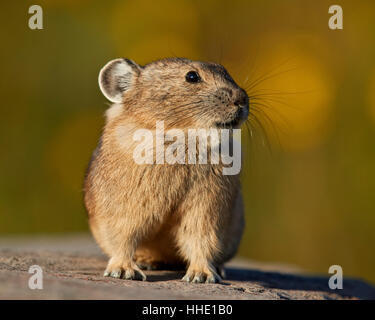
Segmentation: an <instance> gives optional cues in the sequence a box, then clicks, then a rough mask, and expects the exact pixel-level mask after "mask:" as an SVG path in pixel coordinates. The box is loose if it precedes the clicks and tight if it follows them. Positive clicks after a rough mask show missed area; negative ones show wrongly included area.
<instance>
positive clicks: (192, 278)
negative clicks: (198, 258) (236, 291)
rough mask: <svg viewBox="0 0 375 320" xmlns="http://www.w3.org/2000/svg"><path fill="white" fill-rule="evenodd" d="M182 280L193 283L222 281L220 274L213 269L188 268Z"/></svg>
mask: <svg viewBox="0 0 375 320" xmlns="http://www.w3.org/2000/svg"><path fill="white" fill-rule="evenodd" d="M182 281H186V282H192V283H219V282H220V281H221V278H220V276H219V275H218V274H217V273H216V272H214V271H211V270H205V271H198V270H190V269H189V270H188V271H187V272H186V274H185V276H184V277H183V278H182Z"/></svg>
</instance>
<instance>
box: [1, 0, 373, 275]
mask: <svg viewBox="0 0 375 320" xmlns="http://www.w3.org/2000/svg"><path fill="white" fill-rule="evenodd" d="M32 4H35V3H33V2H28V1H7V2H5V3H3V4H2V7H1V23H2V28H0V35H1V50H0V58H1V59H0V61H1V76H0V79H1V86H0V92H1V108H0V110H1V111H0V112H1V114H0V116H1V117H0V119H1V125H0V148H1V157H0V232H1V234H2V235H6V234H25V233H33V234H36V233H69V232H79V231H86V230H87V229H88V228H87V221H86V216H85V212H84V209H83V205H82V180H83V175H84V171H85V168H86V166H87V163H88V161H89V158H90V155H91V152H92V151H93V149H94V147H95V145H96V143H97V140H98V137H99V135H100V130H101V128H102V126H103V113H104V111H105V110H106V108H107V107H108V104H107V101H106V99H105V98H104V96H102V95H101V93H100V91H99V88H98V85H97V75H98V72H99V70H100V68H101V67H102V66H103V65H104V64H105V63H106V62H107V61H109V60H111V59H113V58H117V57H127V58H131V59H133V60H135V61H136V62H138V63H139V64H145V63H147V62H150V61H152V60H156V59H158V58H162V57H169V56H183V57H187V58H191V59H199V60H209V61H215V62H219V63H222V64H223V65H224V66H225V67H226V68H227V69H228V71H229V72H230V73H231V75H232V76H233V78H234V79H235V80H236V81H237V83H238V84H239V85H241V86H243V87H245V88H248V89H249V90H248V91H249V95H250V96H251V97H252V96H253V97H254V99H251V102H250V108H252V111H253V113H254V115H256V116H257V119H258V120H259V121H260V122H261V124H262V127H263V128H264V131H265V133H266V134H265V133H264V132H263V131H262V130H261V128H260V126H259V125H258V126H257V123H256V122H255V119H254V118H252V117H251V120H250V121H252V130H251V131H250V130H249V131H247V130H246V128H245V130H244V132H243V137H242V138H243V149H244V154H245V164H244V167H243V173H242V180H243V185H244V187H243V189H244V197H245V204H246V219H247V227H246V232H245V236H244V238H243V241H242V244H241V248H240V252H239V253H240V255H242V256H245V257H249V258H252V259H256V260H261V261H273V262H285V263H291V264H297V265H299V266H301V267H303V268H304V269H306V270H309V271H313V272H320V273H324V274H327V272H328V268H329V266H330V265H333V264H339V265H341V266H342V267H343V270H344V275H351V276H357V277H364V278H367V279H369V280H371V281H373V282H374V281H375V255H374V245H375V214H374V213H375V199H374V195H375V59H374V57H375V43H374V39H375V37H374V35H375V2H374V1H364V0H361V1H334V4H340V5H341V6H342V8H343V11H344V29H343V30H330V29H329V28H328V19H329V17H330V15H329V14H328V8H329V6H330V5H331V4H333V3H332V1H300V0H295V1H294V0H286V1H265V0H262V1H261V0H258V1H218V0H209V1H201V0H199V1H198V0H183V1H176V0H174V1H168V0H161V1H160V0H159V1H144V0H140V1H139V0H138V1H135V0H131V1H119V0H118V1H109V0H107V1H99V0H97V1H89V0H86V1H84V0H81V1H73V0H69V1H64V0H59V1H56V0H55V1H52V0H51V1H38V4H39V5H41V6H42V8H43V10H44V29H43V30H30V29H29V28H28V18H29V17H30V15H29V14H28V8H29V6H30V5H32ZM257 80H259V81H257ZM261 80H263V81H261ZM251 87H252V88H251ZM266 137H267V138H266Z"/></svg>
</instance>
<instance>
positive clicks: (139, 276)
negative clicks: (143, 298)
mask: <svg viewBox="0 0 375 320" xmlns="http://www.w3.org/2000/svg"><path fill="white" fill-rule="evenodd" d="M123 279H126V280H142V281H145V280H146V275H145V274H144V273H143V272H142V271H141V270H137V269H126V270H125V272H124V275H123Z"/></svg>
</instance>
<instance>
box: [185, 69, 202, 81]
mask: <svg viewBox="0 0 375 320" xmlns="http://www.w3.org/2000/svg"><path fill="white" fill-rule="evenodd" d="M185 79H186V81H187V82H191V83H197V82H199V81H201V78H200V76H199V74H198V73H197V72H195V71H189V72H188V73H187V74H186V76H185Z"/></svg>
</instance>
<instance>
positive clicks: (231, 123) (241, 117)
mask: <svg viewBox="0 0 375 320" xmlns="http://www.w3.org/2000/svg"><path fill="white" fill-rule="evenodd" d="M248 115H249V112H248V110H247V109H243V108H241V109H239V110H238V111H237V112H236V113H235V115H234V117H233V119H230V120H227V121H219V122H216V123H215V124H216V126H217V127H218V128H223V129H233V128H239V127H240V126H241V124H242V123H243V122H244V121H245V120H246V119H247V117H248Z"/></svg>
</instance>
